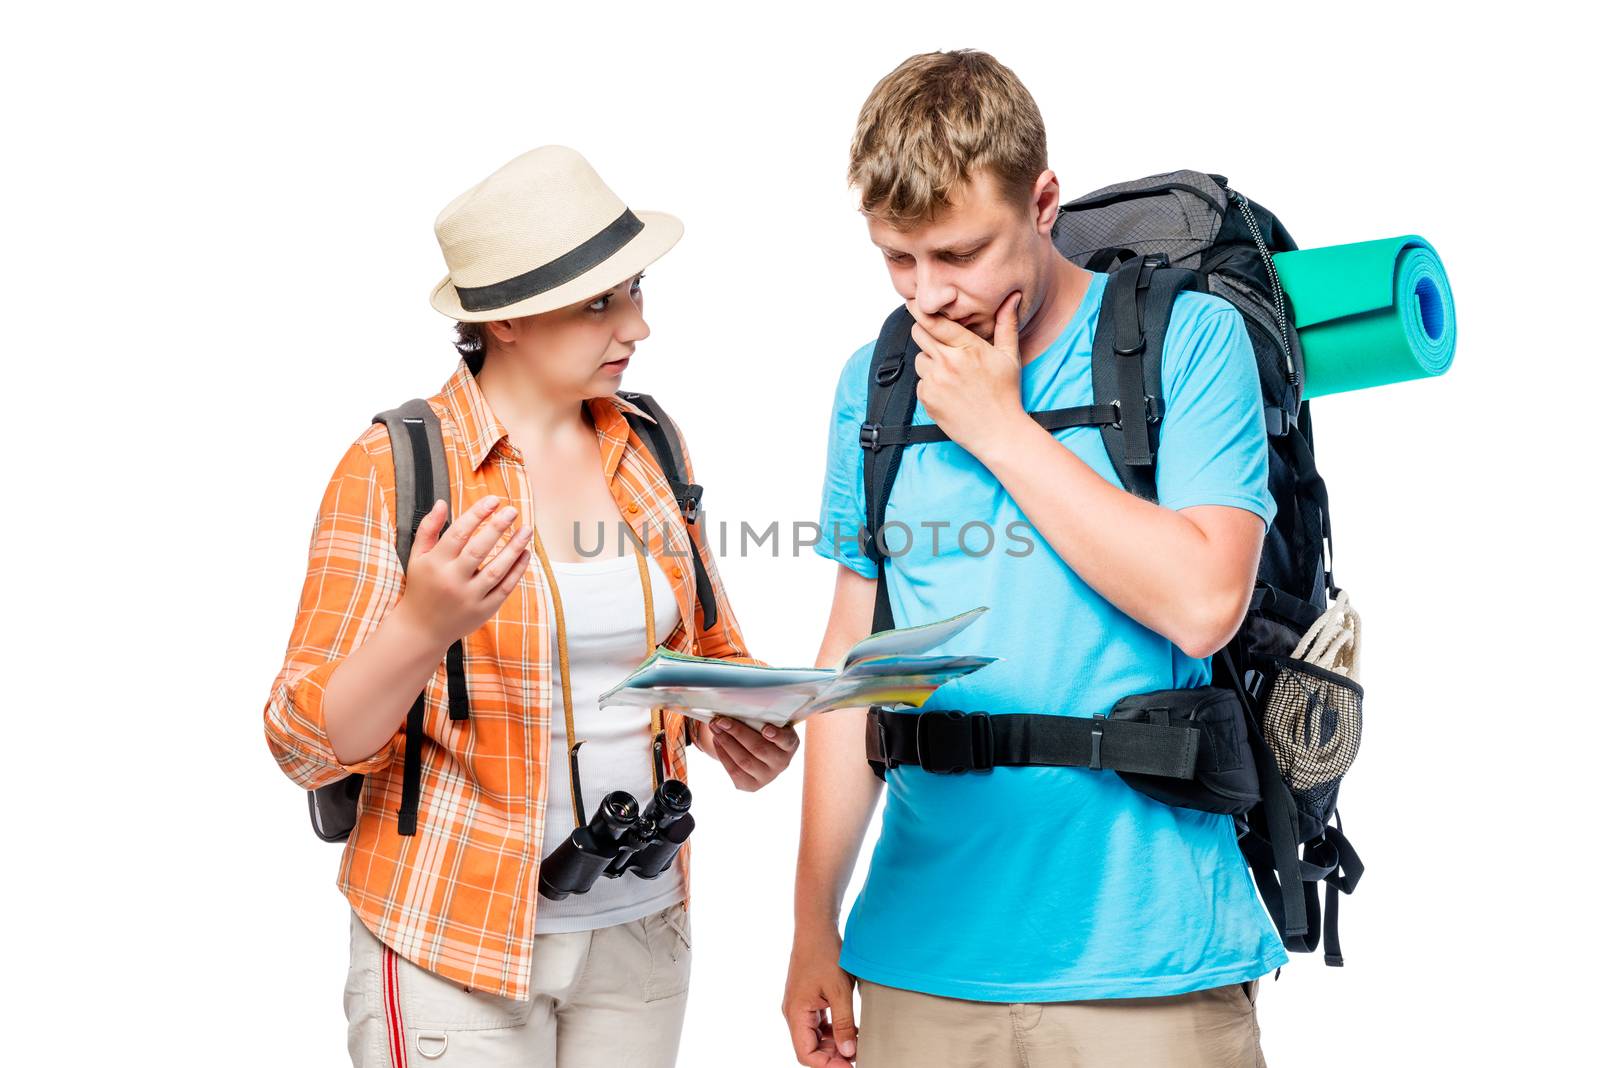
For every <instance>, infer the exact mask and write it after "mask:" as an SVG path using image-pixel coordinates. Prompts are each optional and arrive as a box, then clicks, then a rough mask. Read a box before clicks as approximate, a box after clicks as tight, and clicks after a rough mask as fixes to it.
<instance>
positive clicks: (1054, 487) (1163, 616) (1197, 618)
mask: <svg viewBox="0 0 1600 1068" xmlns="http://www.w3.org/2000/svg"><path fill="white" fill-rule="evenodd" d="M978 459H979V460H980V461H981V462H982V463H983V465H984V466H985V467H987V468H988V469H989V470H990V472H992V473H993V474H994V476H995V478H997V479H999V481H1000V484H1001V485H1003V486H1004V487H1005V488H1006V491H1007V492H1008V493H1010V494H1011V497H1012V499H1013V500H1015V501H1016V502H1017V506H1018V507H1019V508H1021V509H1022V513H1023V514H1024V515H1025V516H1027V517H1028V521H1029V523H1030V524H1031V525H1032V527H1033V529H1034V530H1035V531H1037V532H1038V534H1039V536H1040V537H1042V538H1044V540H1045V541H1046V542H1047V543H1049V545H1050V547H1051V548H1052V549H1054V550H1055V551H1056V554H1057V555H1058V556H1060V557H1061V559H1062V560H1064V561H1065V562H1066V564H1067V566H1069V567H1071V568H1072V569H1073V571H1075V572H1077V573H1078V575H1080V576H1081V577H1082V578H1083V580H1084V581H1085V582H1087V583H1088V584H1089V585H1090V586H1092V587H1093V588H1094V589H1095V590H1096V591H1098V592H1099V593H1100V595H1101V596H1102V597H1104V598H1105V599H1106V600H1108V601H1110V602H1111V603H1112V604H1114V605H1116V606H1117V607H1118V608H1119V609H1121V610H1122V611H1123V612H1125V613H1127V614H1128V615H1129V616H1131V617H1133V618H1134V619H1136V620H1138V621H1139V622H1140V623H1143V624H1144V625H1145V626H1147V627H1149V628H1150V629H1151V630H1154V631H1156V632H1157V633H1158V634H1162V635H1165V636H1166V637H1167V638H1169V639H1171V640H1172V641H1173V642H1175V643H1176V644H1178V645H1179V646H1180V647H1182V648H1184V650H1185V651H1186V652H1189V653H1190V654H1191V655H1206V654H1207V653H1208V652H1209V650H1208V649H1205V648H1204V646H1206V645H1208V644H1211V643H1212V635H1214V634H1216V633H1217V632H1219V630H1226V629H1227V626H1226V620H1227V619H1228V618H1229V617H1231V616H1233V615H1235V614H1236V610H1237V609H1238V608H1240V605H1239V604H1238V603H1237V602H1238V600H1239V591H1238V590H1236V589H1235V588H1234V586H1235V583H1234V582H1233V578H1232V576H1231V575H1228V574H1226V573H1225V572H1224V571H1223V569H1219V568H1218V567H1216V566H1215V558H1214V553H1213V552H1212V546H1211V544H1210V542H1209V541H1208V539H1207V537H1206V534H1205V532H1204V531H1202V530H1201V529H1200V528H1199V527H1198V526H1196V525H1195V524H1194V523H1192V522H1190V521H1189V520H1188V519H1186V518H1185V517H1184V516H1182V515H1180V514H1179V513H1177V512H1175V511H1172V510H1170V509H1167V508H1162V507H1160V506H1159V505H1155V504H1152V503H1150V502H1149V501H1146V500H1144V499H1142V498H1140V497H1138V496H1137V495H1135V494H1132V493H1129V492H1127V491H1125V490H1123V489H1121V488H1120V487H1118V486H1114V485H1112V484H1111V483H1109V482H1107V481H1106V480H1105V479H1103V478H1101V477H1100V475H1099V474H1098V473H1096V472H1095V470H1094V469H1093V468H1091V467H1090V466H1089V465H1088V464H1086V463H1084V462H1083V461H1082V460H1081V459H1079V458H1078V457H1077V456H1076V455H1075V454H1074V453H1073V452H1072V450H1071V449H1069V448H1067V447H1066V446H1065V445H1063V444H1062V443H1061V442H1059V441H1057V440H1056V439H1055V438H1054V437H1053V436H1052V435H1051V434H1050V432H1049V431H1047V430H1045V429H1044V428H1043V427H1041V426H1040V425H1039V424H1038V423H1036V422H1034V421H1033V420H1032V419H1031V418H1028V417H1027V416H1026V415H1023V416H1022V417H1021V418H1020V420H1019V421H1017V422H1015V423H1014V424H1013V425H1012V426H1010V427H1008V428H1006V429H1005V430H1004V431H1002V432H997V433H996V434H995V435H994V438H993V444H991V445H986V446H985V447H984V448H983V449H982V452H981V453H979V454H978ZM1234 623H1235V624H1237V620H1236V619H1235V620H1234Z"/></svg>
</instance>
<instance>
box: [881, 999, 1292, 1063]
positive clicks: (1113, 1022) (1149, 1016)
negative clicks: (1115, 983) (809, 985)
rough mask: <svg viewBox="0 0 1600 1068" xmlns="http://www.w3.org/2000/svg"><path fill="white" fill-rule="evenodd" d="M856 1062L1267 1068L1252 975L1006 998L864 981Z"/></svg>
mask: <svg viewBox="0 0 1600 1068" xmlns="http://www.w3.org/2000/svg"><path fill="white" fill-rule="evenodd" d="M859 987H860V990H861V1019H860V1025H859V1026H860V1033H859V1035H858V1036H857V1039H856V1053H857V1056H856V1068H1044V1066H1048V1068H1169V1066H1170V1068H1264V1066H1265V1065H1266V1063H1267V1062H1266V1060H1265V1058H1263V1057H1262V1055H1261V1031H1260V1029H1259V1028H1258V1027H1257V1026H1256V1006H1255V1000H1256V991H1257V989H1258V981H1257V980H1252V981H1250V982H1248V983H1230V984H1229V985H1227V986H1220V987H1214V988H1212V989H1210V990H1197V991H1195V992H1194V993H1191V994H1178V995H1175V996H1173V997H1161V998H1113V999H1108V1000H1104V1001H1052V1002H1022V1003H1019V1004H1014V1005H1013V1004H1006V1003H1005V1002H994V1001H965V1000H960V999H956V998H944V997H936V996H935V995H933V994H919V993H916V992H914V991H910V990H897V989H894V988H893V987H886V986H878V985H877V984H876V983H869V982H866V981H864V980H863V981H861V982H860V983H859Z"/></svg>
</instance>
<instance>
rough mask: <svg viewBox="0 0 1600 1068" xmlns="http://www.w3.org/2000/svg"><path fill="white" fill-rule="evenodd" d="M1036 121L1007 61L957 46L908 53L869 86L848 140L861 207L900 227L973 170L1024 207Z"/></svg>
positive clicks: (1039, 157) (928, 212)
mask: <svg viewBox="0 0 1600 1068" xmlns="http://www.w3.org/2000/svg"><path fill="white" fill-rule="evenodd" d="M1045 159H1046V156H1045V141H1044V120H1043V119H1042V118H1040V116H1039V106H1038V105H1037V104H1035V103H1034V101H1033V96H1032V94H1030V93H1029V92H1028V90H1027V89H1026V88H1025V87H1024V86H1023V84H1022V82H1021V81H1020V80H1018V78H1017V76H1016V74H1014V73H1013V72H1012V71H1011V68H1009V67H1007V66H1006V65H1005V64H1003V63H1001V62H1000V61H999V60H997V59H995V58H994V57H993V56H991V55H990V54H989V53H987V52H979V51H977V50H975V49H971V48H963V49H959V50H957V51H954V52H925V53H923V54H921V55H916V56H912V57H911V58H910V59H908V60H906V61H905V62H904V63H902V64H900V65H899V66H898V67H896V68H895V69H894V70H892V71H890V72H889V74H887V75H886V76H885V77H884V78H883V80H882V81H880V82H879V83H878V84H877V85H875V86H873V89H872V92H871V94H869V95H868V96H867V102H866V103H865V104H863V105H862V106H861V115H860V117H859V118H858V119H857V120H856V133H855V137H854V139H853V140H852V141H851V142H850V185H851V186H853V187H856V188H859V189H860V191H861V209H862V210H863V211H865V212H866V213H867V214H869V215H871V216H873V217H874V218H877V219H881V220H883V221H884V222H885V223H887V224H888V225H890V226H892V227H894V228H895V229H897V230H909V229H911V228H913V227H915V226H919V225H921V224H922V223H925V222H928V221H929V220H931V219H932V218H933V217H934V214H935V212H937V211H938V210H939V209H941V208H945V207H948V206H949V205H950V203H951V199H952V195H953V194H954V192H955V191H956V189H957V188H959V187H960V186H961V185H962V184H963V183H965V182H968V181H970V180H971V179H972V178H973V177H974V176H975V174H976V173H977V172H978V171H979V170H988V171H990V172H991V173H993V175H994V176H995V178H996V179H997V180H998V182H999V185H1000V188H1001V190H1002V191H1003V193H1004V194H1005V196H1006V197H1007V198H1008V199H1010V200H1012V201H1013V202H1014V203H1016V205H1017V206H1018V208H1019V209H1020V210H1022V211H1024V212H1026V211H1027V209H1028V204H1029V200H1030V197H1031V195H1032V192H1033V183H1034V180H1035V179H1037V178H1038V177H1039V172H1041V171H1043V170H1044V169H1045V166H1046V163H1045Z"/></svg>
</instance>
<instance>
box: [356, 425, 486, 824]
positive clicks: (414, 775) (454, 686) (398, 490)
mask: <svg viewBox="0 0 1600 1068" xmlns="http://www.w3.org/2000/svg"><path fill="white" fill-rule="evenodd" d="M372 421H373V422H374V423H383V424H384V425H385V426H387V427H388V428H389V443H390V447H391V451H392V453H393V456H394V488H395V551H396V552H398V553H399V554H400V566H401V567H405V566H407V564H409V563H410V560H411V546H412V543H413V542H414V541H415V539H416V536H417V527H418V525H420V524H421V522H422V520H423V518H424V517H426V516H427V514H428V512H429V511H430V510H431V509H432V508H433V502H434V501H436V500H443V501H444V502H445V510H446V517H445V525H444V528H443V529H442V530H441V531H440V533H441V534H442V533H443V532H444V530H448V529H449V527H450V514H449V513H450V511H451V509H452V505H451V501H450V473H449V468H448V467H447V466H446V463H445V460H446V457H445V451H444V436H443V434H442V433H441V432H440V430H439V417H438V415H436V414H435V413H434V410H433V408H432V407H431V406H430V405H429V404H428V402H427V401H425V400H422V399H421V398H416V399H413V400H409V401H407V402H406V403H404V404H402V405H401V406H400V407H398V408H391V409H390V410H388V411H386V412H379V413H378V414H377V415H375V416H373V417H372ZM445 677H446V680H447V683H448V692H449V708H450V718H451V719H452V720H464V719H466V718H467V715H468V709H467V673H466V666H465V655H464V651H463V649H462V643H461V639H459V638H458V639H456V640H455V641H454V642H452V643H451V645H450V649H449V651H448V652H447V653H446V654H445ZM426 707H427V701H426V690H425V689H424V692H423V693H419V694H417V699H416V700H415V701H414V702H412V705H411V711H410V712H409V713H407V715H406V748H405V766H404V776H403V779H402V782H401V790H400V815H399V831H400V833H401V834H404V835H412V834H415V833H416V831H417V807H418V804H419V801H420V799H421V795H422V722H423V714H424V711H425V709H426Z"/></svg>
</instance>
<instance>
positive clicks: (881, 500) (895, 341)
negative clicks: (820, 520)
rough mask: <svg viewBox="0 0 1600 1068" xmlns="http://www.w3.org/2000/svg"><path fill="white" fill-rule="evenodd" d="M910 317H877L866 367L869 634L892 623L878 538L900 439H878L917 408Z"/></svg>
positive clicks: (901, 447)
mask: <svg viewBox="0 0 1600 1068" xmlns="http://www.w3.org/2000/svg"><path fill="white" fill-rule="evenodd" d="M914 323H915V320H914V319H912V318H911V313H910V312H909V311H907V310H906V309H905V308H904V307H900V308H896V309H895V310H894V311H893V312H892V313H891V314H890V315H889V317H888V318H887V319H885V320H884V321H883V328H882V329H881V330H879V331H878V342H877V344H876V345H875V346H874V347H873V350H872V363H871V364H870V365H869V366H868V368H867V409H866V422H864V423H862V424H861V448H862V450H863V452H864V455H863V457H862V484H863V485H862V488H863V491H864V493H865V497H866V500H865V506H866V521H867V523H866V530H865V531H863V532H862V539H863V542H864V544H863V548H864V549H865V551H866V554H867V556H868V558H869V559H871V560H872V562H873V563H875V564H877V565H878V594H877V602H876V604H875V606H874V608H873V612H872V629H873V631H874V632H877V631H882V630H889V629H891V628H892V627H893V626H894V612H893V610H892V609H891V608H890V606H889V581H888V577H887V576H886V575H884V573H883V565H884V560H885V557H884V552H883V544H882V539H881V531H882V529H883V520H884V514H885V513H886V512H887V510H888V507H889V491H890V490H891V489H893V488H894V479H895V475H897V474H898V473H899V471H900V455H901V453H902V452H903V451H904V449H905V442H904V439H903V438H901V439H898V440H893V441H888V442H885V441H881V440H880V435H881V432H882V430H883V428H884V427H885V426H890V427H906V426H909V424H910V423H911V416H912V414H913V413H914V412H915V411H916V408H917V365H916V360H915V356H916V346H915V343H914V342H913V341H912V340H911V327H912V325H913V324H914Z"/></svg>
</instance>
